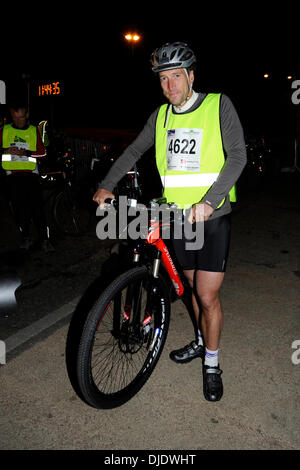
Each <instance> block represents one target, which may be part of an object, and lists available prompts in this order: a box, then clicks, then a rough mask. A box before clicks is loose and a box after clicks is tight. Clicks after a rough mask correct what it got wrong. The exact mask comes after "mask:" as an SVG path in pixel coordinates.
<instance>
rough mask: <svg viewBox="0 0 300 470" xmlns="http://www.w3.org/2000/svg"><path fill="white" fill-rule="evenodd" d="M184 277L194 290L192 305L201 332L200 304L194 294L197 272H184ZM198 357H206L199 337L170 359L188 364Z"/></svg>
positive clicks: (174, 353) (173, 352)
mask: <svg viewBox="0 0 300 470" xmlns="http://www.w3.org/2000/svg"><path fill="white" fill-rule="evenodd" d="M184 275H185V277H186V279H187V280H188V283H189V285H190V286H191V288H192V304H193V310H194V314H195V317H196V325H197V326H198V330H199V314H200V309H199V304H198V301H197V299H196V296H195V294H194V276H195V270H192V269H191V270H184ZM196 357H201V358H203V357H204V346H203V343H202V342H201V341H199V336H198V338H197V340H196V341H195V340H194V341H192V342H191V343H189V344H188V345H187V346H184V347H183V348H180V349H175V350H174V351H172V352H171V353H170V359H172V360H173V361H175V362H178V363H182V364H183V363H186V362H190V361H191V360H192V359H194V358H196Z"/></svg>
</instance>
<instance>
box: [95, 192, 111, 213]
mask: <svg viewBox="0 0 300 470" xmlns="http://www.w3.org/2000/svg"><path fill="white" fill-rule="evenodd" d="M105 199H115V196H114V194H113V193H111V192H110V191H107V190H106V189H98V190H97V191H96V192H95V194H94V197H93V201H95V202H97V203H98V204H99V206H100V209H104V208H105Z"/></svg>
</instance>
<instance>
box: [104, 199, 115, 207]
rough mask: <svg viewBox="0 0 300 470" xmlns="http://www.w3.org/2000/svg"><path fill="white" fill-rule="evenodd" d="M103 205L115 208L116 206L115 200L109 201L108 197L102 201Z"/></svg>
mask: <svg viewBox="0 0 300 470" xmlns="http://www.w3.org/2000/svg"><path fill="white" fill-rule="evenodd" d="M104 202H105V204H110V205H111V206H115V205H116V202H117V201H116V200H115V199H111V198H110V197H108V198H107V199H105V200H104Z"/></svg>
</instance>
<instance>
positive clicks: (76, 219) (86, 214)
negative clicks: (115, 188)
mask: <svg viewBox="0 0 300 470" xmlns="http://www.w3.org/2000/svg"><path fill="white" fill-rule="evenodd" d="M53 217H54V222H55V225H56V227H57V228H58V229H59V230H60V231H61V232H62V233H64V234H66V235H73V236H76V235H83V234H84V233H86V232H87V231H88V229H89V228H90V225H91V213H90V211H89V209H88V208H87V207H84V205H83V204H82V202H81V201H80V199H79V198H75V197H74V195H73V194H72V191H71V189H69V188H68V189H67V190H65V191H62V192H60V193H59V194H58V195H57V196H56V198H55V200H54V205H53Z"/></svg>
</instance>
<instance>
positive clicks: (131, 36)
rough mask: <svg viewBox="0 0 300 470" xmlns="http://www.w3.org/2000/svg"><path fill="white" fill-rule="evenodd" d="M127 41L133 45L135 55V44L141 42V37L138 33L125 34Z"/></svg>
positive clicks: (132, 49)
mask: <svg viewBox="0 0 300 470" xmlns="http://www.w3.org/2000/svg"><path fill="white" fill-rule="evenodd" d="M124 37H125V39H126V41H128V42H129V43H130V45H131V53H132V55H133V51H134V44H137V43H138V41H140V39H141V36H140V35H139V34H137V33H127V34H125V36H124Z"/></svg>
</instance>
